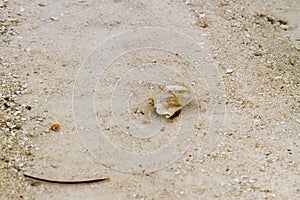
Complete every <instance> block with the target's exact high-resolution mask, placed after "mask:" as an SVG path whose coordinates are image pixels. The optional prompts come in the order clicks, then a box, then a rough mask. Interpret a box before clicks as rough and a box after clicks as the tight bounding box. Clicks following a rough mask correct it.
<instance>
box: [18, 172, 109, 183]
mask: <svg viewBox="0 0 300 200" xmlns="http://www.w3.org/2000/svg"><path fill="white" fill-rule="evenodd" d="M23 175H24V176H25V177H27V178H31V179H34V180H38V181H44V182H48V183H60V184H80V183H94V182H100V181H107V180H109V178H108V177H101V178H95V179H87V180H52V179H47V178H39V177H35V176H32V175H29V174H26V173H23Z"/></svg>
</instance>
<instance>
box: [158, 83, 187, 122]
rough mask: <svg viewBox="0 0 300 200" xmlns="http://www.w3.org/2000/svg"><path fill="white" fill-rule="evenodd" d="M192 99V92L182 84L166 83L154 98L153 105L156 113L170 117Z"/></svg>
mask: <svg viewBox="0 0 300 200" xmlns="http://www.w3.org/2000/svg"><path fill="white" fill-rule="evenodd" d="M192 100H193V94H192V92H191V90H190V88H189V87H187V86H185V85H184V84H178V85H167V86H164V87H163V88H162V91H161V92H160V93H159V95H157V97H156V98H155V99H154V107H155V109H156V112H157V114H159V115H166V118H168V119H169V118H172V116H173V115H175V114H176V113H179V112H180V110H181V109H182V108H183V107H184V106H186V105H187V104H189V103H190V102H191V101H192Z"/></svg>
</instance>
